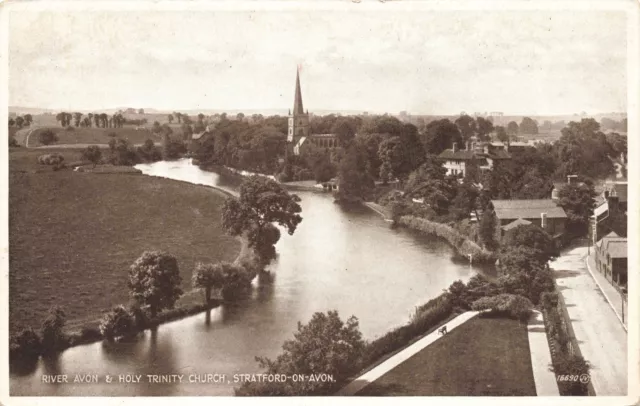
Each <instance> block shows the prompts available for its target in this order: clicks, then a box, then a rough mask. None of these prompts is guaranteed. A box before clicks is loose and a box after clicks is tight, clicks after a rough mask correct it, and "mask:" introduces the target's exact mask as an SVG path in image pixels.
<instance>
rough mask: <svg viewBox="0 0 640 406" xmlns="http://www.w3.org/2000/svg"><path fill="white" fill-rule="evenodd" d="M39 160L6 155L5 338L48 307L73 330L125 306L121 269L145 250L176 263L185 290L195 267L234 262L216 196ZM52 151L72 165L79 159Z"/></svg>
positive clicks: (235, 246) (14, 152)
mask: <svg viewBox="0 0 640 406" xmlns="http://www.w3.org/2000/svg"><path fill="white" fill-rule="evenodd" d="M47 152H48V151H47V150H37V151H36V150H26V149H25V148H16V149H11V151H10V155H9V160H10V167H9V324H10V331H11V332H16V331H18V330H19V329H21V328H24V327H27V326H32V327H34V328H39V326H40V324H41V322H42V320H43V318H44V317H45V315H46V313H47V311H48V309H49V307H50V306H52V305H54V304H55V305H60V306H62V307H63V308H64V310H65V311H66V313H67V318H68V325H69V327H71V328H75V327H78V326H80V325H83V324H93V323H94V322H95V321H96V320H97V319H99V317H100V316H101V315H102V313H103V312H105V311H107V310H109V309H110V308H111V307H112V306H113V305H117V304H120V303H123V304H126V303H127V302H128V289H127V275H128V269H129V266H130V265H131V263H133V261H134V260H135V259H136V258H138V257H139V256H140V254H142V252H143V251H145V250H154V249H157V250H164V251H167V252H169V253H170V254H173V255H175V256H176V257H177V259H178V265H179V266H180V272H181V275H182V278H183V290H185V291H190V290H191V280H190V278H191V272H192V269H193V267H194V265H195V263H196V262H198V261H202V262H205V261H206V262H216V261H220V260H227V261H232V260H233V259H235V257H236V256H237V255H238V253H239V250H240V244H239V243H238V241H237V240H235V239H234V238H232V237H229V236H227V235H225V234H224V233H223V231H222V229H221V225H220V221H221V219H220V216H221V205H222V202H223V201H224V199H225V196H224V195H223V194H222V193H221V192H217V191H215V190H213V189H210V188H207V187H203V186H195V185H188V184H185V183H180V182H176V181H172V180H168V179H162V178H153V177H148V176H144V175H133V174H91V173H78V172H73V171H71V170H61V171H57V172H54V171H52V170H51V168H50V167H47V166H41V165H38V164H37V163H36V158H37V156H38V155H40V154H43V153H47ZM56 152H59V153H62V154H63V155H65V160H66V161H67V162H69V161H72V160H74V159H77V154H78V152H77V151H73V150H59V151H56ZM36 169H37V170H39V172H36ZM201 300H202V296H201V295H199V294H190V295H187V296H186V298H185V302H189V301H201Z"/></svg>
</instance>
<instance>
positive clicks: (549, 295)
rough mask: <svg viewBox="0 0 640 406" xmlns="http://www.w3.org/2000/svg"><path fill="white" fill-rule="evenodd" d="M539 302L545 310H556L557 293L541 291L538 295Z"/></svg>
mask: <svg viewBox="0 0 640 406" xmlns="http://www.w3.org/2000/svg"><path fill="white" fill-rule="evenodd" d="M540 304H541V305H542V308H543V309H545V310H546V311H549V312H550V311H552V310H556V309H557V308H558V293H557V292H543V293H542V295H540Z"/></svg>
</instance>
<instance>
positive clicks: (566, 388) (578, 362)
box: [553, 353, 591, 396]
mask: <svg viewBox="0 0 640 406" xmlns="http://www.w3.org/2000/svg"><path fill="white" fill-rule="evenodd" d="M590 369H591V366H590V365H589V362H587V361H586V360H585V359H584V358H582V357H581V356H580V355H577V354H565V353H559V354H557V355H556V356H555V358H554V360H553V372H555V374H556V375H571V376H580V375H585V374H589V370H590ZM558 388H559V390H560V393H561V394H562V395H564V396H587V395H588V394H589V389H588V388H589V385H588V383H581V382H580V380H577V381H572V380H566V381H565V380H559V381H558Z"/></svg>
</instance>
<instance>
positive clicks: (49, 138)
mask: <svg viewBox="0 0 640 406" xmlns="http://www.w3.org/2000/svg"><path fill="white" fill-rule="evenodd" d="M38 142H39V143H40V144H42V145H51V144H53V143H56V142H58V136H57V135H56V133H54V132H53V131H52V130H50V129H46V130H43V131H42V132H40V133H39V134H38Z"/></svg>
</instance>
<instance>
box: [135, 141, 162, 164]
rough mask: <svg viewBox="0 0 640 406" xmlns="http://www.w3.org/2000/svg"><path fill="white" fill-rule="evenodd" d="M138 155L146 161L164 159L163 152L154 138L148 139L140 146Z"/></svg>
mask: <svg viewBox="0 0 640 406" xmlns="http://www.w3.org/2000/svg"><path fill="white" fill-rule="evenodd" d="M138 156H140V157H141V158H142V160H143V161H145V162H157V161H160V160H161V159H162V152H160V149H159V148H157V147H156V145H155V143H154V142H153V140H151V139H147V140H145V142H144V144H142V145H141V146H139V147H138Z"/></svg>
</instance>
